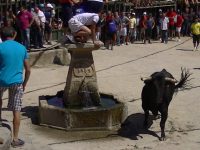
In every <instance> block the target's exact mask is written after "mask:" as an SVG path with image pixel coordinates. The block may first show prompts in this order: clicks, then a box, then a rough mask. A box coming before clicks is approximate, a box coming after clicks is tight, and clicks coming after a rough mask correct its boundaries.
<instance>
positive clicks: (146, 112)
mask: <svg viewBox="0 0 200 150" xmlns="http://www.w3.org/2000/svg"><path fill="white" fill-rule="evenodd" d="M144 115H145V117H144V127H145V128H147V127H148V118H149V110H145V111H144Z"/></svg>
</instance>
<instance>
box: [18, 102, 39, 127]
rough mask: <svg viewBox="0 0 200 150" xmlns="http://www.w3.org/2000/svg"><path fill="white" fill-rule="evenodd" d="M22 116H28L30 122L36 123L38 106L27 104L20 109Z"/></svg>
mask: <svg viewBox="0 0 200 150" xmlns="http://www.w3.org/2000/svg"><path fill="white" fill-rule="evenodd" d="M21 112H22V116H25V117H28V118H30V119H31V121H32V124H35V125H38V124H39V119H38V107H37V106H27V107H24V108H23V109H22V111H21Z"/></svg>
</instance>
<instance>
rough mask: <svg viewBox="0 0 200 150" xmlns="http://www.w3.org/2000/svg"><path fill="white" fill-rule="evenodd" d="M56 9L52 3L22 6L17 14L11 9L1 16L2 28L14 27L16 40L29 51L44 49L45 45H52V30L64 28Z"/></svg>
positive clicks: (0, 25)
mask: <svg viewBox="0 0 200 150" xmlns="http://www.w3.org/2000/svg"><path fill="white" fill-rule="evenodd" d="M54 7H55V6H54V5H53V4H51V3H42V4H39V5H33V6H31V7H29V8H26V6H25V5H21V6H20V7H19V9H18V10H17V11H16V13H15V12H14V11H13V10H12V9H11V8H9V9H7V10H6V11H5V14H2V15H1V16H0V21H1V22H0V28H3V27H13V28H14V29H15V31H16V34H15V40H16V41H18V42H20V43H22V44H23V45H24V46H25V47H26V48H27V49H30V48H35V49H38V48H44V46H43V45H44V44H50V45H51V44H52V29H61V28H62V20H61V19H59V18H57V17H55V9H54Z"/></svg>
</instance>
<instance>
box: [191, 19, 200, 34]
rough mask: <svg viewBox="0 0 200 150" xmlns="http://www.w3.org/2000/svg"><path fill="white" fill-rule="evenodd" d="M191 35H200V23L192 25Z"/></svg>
mask: <svg viewBox="0 0 200 150" xmlns="http://www.w3.org/2000/svg"><path fill="white" fill-rule="evenodd" d="M191 33H192V34H195V35H200V23H199V22H197V23H195V22H194V23H192V25H191Z"/></svg>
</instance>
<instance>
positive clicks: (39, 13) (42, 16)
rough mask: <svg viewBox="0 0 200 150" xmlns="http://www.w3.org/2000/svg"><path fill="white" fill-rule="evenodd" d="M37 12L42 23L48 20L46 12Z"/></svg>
mask: <svg viewBox="0 0 200 150" xmlns="http://www.w3.org/2000/svg"><path fill="white" fill-rule="evenodd" d="M36 14H37V16H38V17H39V18H40V21H41V22H42V23H45V22H46V17H45V15H44V13H43V12H42V11H41V10H39V11H38V13H36Z"/></svg>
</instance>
